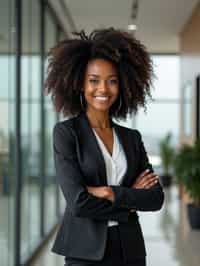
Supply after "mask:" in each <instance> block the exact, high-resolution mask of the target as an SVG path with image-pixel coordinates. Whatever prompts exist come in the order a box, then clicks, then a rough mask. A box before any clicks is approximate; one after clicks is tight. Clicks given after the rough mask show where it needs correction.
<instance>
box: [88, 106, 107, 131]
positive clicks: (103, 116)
mask: <svg viewBox="0 0 200 266" xmlns="http://www.w3.org/2000/svg"><path fill="white" fill-rule="evenodd" d="M86 115H87V117H88V120H89V122H90V125H91V126H92V127H93V128H99V129H105V128H110V127H111V124H110V117H109V114H108V112H94V111H89V110H87V111H86Z"/></svg>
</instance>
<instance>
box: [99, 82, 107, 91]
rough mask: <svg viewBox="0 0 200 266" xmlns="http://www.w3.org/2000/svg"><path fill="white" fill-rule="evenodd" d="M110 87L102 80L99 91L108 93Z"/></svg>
mask: <svg viewBox="0 0 200 266" xmlns="http://www.w3.org/2000/svg"><path fill="white" fill-rule="evenodd" d="M108 88H109V86H108V83H107V81H106V80H102V82H101V84H100V86H99V90H101V91H106V90H108Z"/></svg>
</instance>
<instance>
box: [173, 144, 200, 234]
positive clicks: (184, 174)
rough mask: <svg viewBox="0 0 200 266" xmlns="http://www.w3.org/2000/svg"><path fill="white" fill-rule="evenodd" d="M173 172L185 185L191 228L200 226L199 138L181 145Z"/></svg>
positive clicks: (180, 182)
mask: <svg viewBox="0 0 200 266" xmlns="http://www.w3.org/2000/svg"><path fill="white" fill-rule="evenodd" d="M174 173H175V177H176V180H177V182H178V183H179V184H181V185H183V186H184V187H185V190H186V192H187V193H188V195H189V197H190V199H191V202H189V203H188V204H187V211H188V219H189V223H190V225H191V227H192V228H193V229H199V228H200V140H196V141H195V143H194V145H192V146H189V145H183V146H182V147H181V148H180V150H179V151H178V152H177V154H176V156H175V158H174Z"/></svg>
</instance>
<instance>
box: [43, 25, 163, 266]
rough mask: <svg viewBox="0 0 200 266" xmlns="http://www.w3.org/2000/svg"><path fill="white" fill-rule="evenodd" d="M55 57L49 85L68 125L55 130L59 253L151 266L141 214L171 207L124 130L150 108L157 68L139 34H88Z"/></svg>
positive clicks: (70, 261)
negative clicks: (132, 116)
mask: <svg viewBox="0 0 200 266" xmlns="http://www.w3.org/2000/svg"><path fill="white" fill-rule="evenodd" d="M76 36H77V37H76V38H74V39H67V40H64V41H62V42H60V43H59V44H58V45H57V46H56V47H54V48H53V49H51V51H50V54H49V70H48V76H47V80H46V89H47V93H51V95H52V99H53V103H54V106H55V109H56V111H58V112H62V113H63V114H64V116H68V115H73V117H71V118H70V119H68V120H65V121H61V122H58V123H57V124H56V125H55V127H54V131H53V142H54V146H53V147H54V156H55V166H56V173H57V180H58V183H59V185H60V187H61V189H62V192H63V194H64V197H65V199H66V204H67V205H66V209H65V213H64V217H63V220H62V223H61V226H60V229H59V231H58V233H57V237H56V240H55V243H54V245H53V248H52V251H54V252H56V253H58V254H61V255H63V256H65V263H66V264H65V265H76V266H84V265H104V266H108V265H112V266H118V265H120V266H124V265H131V266H144V265H145V256H146V251H145V245H144V239H143V235H142V231H141V227H140V224H139V220H138V215H137V211H156V210H160V208H161V207H162V204H163V200H164V194H163V191H162V188H161V186H160V184H159V182H158V175H156V174H155V173H154V171H153V169H152V166H151V164H150V163H149V161H148V157H147V154H146V151H145V148H144V145H143V141H142V138H141V134H140V132H139V131H138V130H136V129H129V128H125V127H122V126H119V125H118V124H116V123H115V122H114V121H113V120H112V118H116V119H119V118H122V119H123V118H126V115H127V114H128V113H136V112H137V110H138V106H139V105H140V106H143V107H145V105H146V97H147V96H151V93H150V85H151V77H152V63H151V60H150V57H149V54H148V53H147V52H146V50H145V47H144V46H143V45H142V44H141V43H140V42H139V41H138V40H136V39H135V38H134V37H133V36H132V35H131V34H129V33H126V32H123V31H120V30H115V29H113V28H108V29H100V30H95V31H93V32H92V33H91V34H90V35H89V36H87V35H86V34H85V32H84V31H81V32H80V33H76Z"/></svg>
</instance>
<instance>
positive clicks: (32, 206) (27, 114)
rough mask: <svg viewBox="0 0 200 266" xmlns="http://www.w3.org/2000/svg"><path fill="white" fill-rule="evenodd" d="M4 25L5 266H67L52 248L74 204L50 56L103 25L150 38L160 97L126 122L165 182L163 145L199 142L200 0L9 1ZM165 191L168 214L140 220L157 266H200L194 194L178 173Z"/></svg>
mask: <svg viewBox="0 0 200 266" xmlns="http://www.w3.org/2000/svg"><path fill="white" fill-rule="evenodd" d="M0 25H1V26H0V73H1V82H0V114H1V116H0V265H1V266H14V265H15V266H21V265H23V266H25V265H32V266H40V265H41V266H43V265H49V266H53V265H57V266H59V265H64V260H63V257H61V256H57V255H55V254H53V253H52V252H51V251H50V249H51V246H52V243H53V240H54V238H55V233H56V230H57V229H58V226H59V223H60V221H61V219H62V214H63V211H64V208H65V204H66V203H65V199H64V197H63V195H62V192H61V190H60V188H59V186H58V185H57V183H56V178H55V167H54V159H53V147H52V129H53V127H54V125H55V123H56V122H57V121H60V120H63V119H65V117H62V116H61V115H58V114H57V113H56V112H55V110H54V109H53V106H52V101H51V97H50V96H49V95H45V94H44V91H43V88H44V81H45V77H46V71H47V65H48V61H47V56H48V52H49V50H50V49H51V48H52V47H53V46H54V45H55V44H56V43H58V42H59V41H61V40H63V39H65V38H70V37H71V36H72V32H74V31H79V30H81V29H85V30H86V32H88V33H89V32H91V31H92V30H93V29H94V28H99V27H110V26H112V27H115V28H120V29H123V30H127V31H129V32H132V33H133V34H135V36H136V37H137V38H138V39H140V40H141V42H142V43H143V44H144V45H145V46H146V47H147V50H148V51H149V53H150V54H151V57H152V60H153V63H154V71H155V75H156V77H155V79H154V82H153V88H152V96H153V100H151V99H149V102H148V105H147V113H145V112H144V110H143V109H141V110H139V112H138V114H137V115H136V116H134V115H129V116H128V117H127V119H126V120H125V121H120V122H118V123H119V124H121V125H124V126H126V127H130V128H137V129H138V130H140V132H141V134H142V137H143V140H144V144H145V147H146V150H147V152H148V156H149V159H150V161H151V163H152V164H153V166H154V168H155V171H157V172H158V174H159V175H162V174H163V165H162V158H161V154H160V152H161V151H160V142H161V141H162V140H163V138H165V137H166V135H167V134H168V133H170V134H171V145H172V147H173V148H174V150H175V151H178V150H179V149H181V147H182V146H183V145H189V146H193V145H194V143H195V142H196V140H198V139H199V130H200V103H199V101H200V93H199V90H200V85H199V84H200V82H199V80H200V60H199V59H200V34H199V26H200V1H198V0H190V1H188V0H174V1H172V0H169V1H163V0H152V1H148V0H143V1H142V0H138V1H137V0H125V1H121V0H101V1H97V0H84V1H80V0H57V1H54V0H7V1H5V0H0ZM171 171H172V169H171ZM199 182H200V181H199ZM164 190H165V196H166V200H165V203H164V206H163V208H162V210H160V211H159V212H157V213H142V212H140V213H139V216H140V221H141V225H142V229H143V231H144V237H145V241H146V245H147V254H148V256H147V263H148V265H149V266H151V265H155V266H156V265H163V266H165V265H166V266H199V265H200V254H199V246H200V229H196V228H195V229H194V228H192V227H191V225H190V222H189V219H188V213H187V204H188V202H191V197H190V196H189V195H188V193H187V191H186V189H185V187H184V186H182V185H180V184H179V183H178V182H177V180H176V177H175V176H174V173H173V171H172V181H171V184H170V186H169V187H164ZM199 208H200V207H199ZM199 219H200V217H199Z"/></svg>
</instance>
